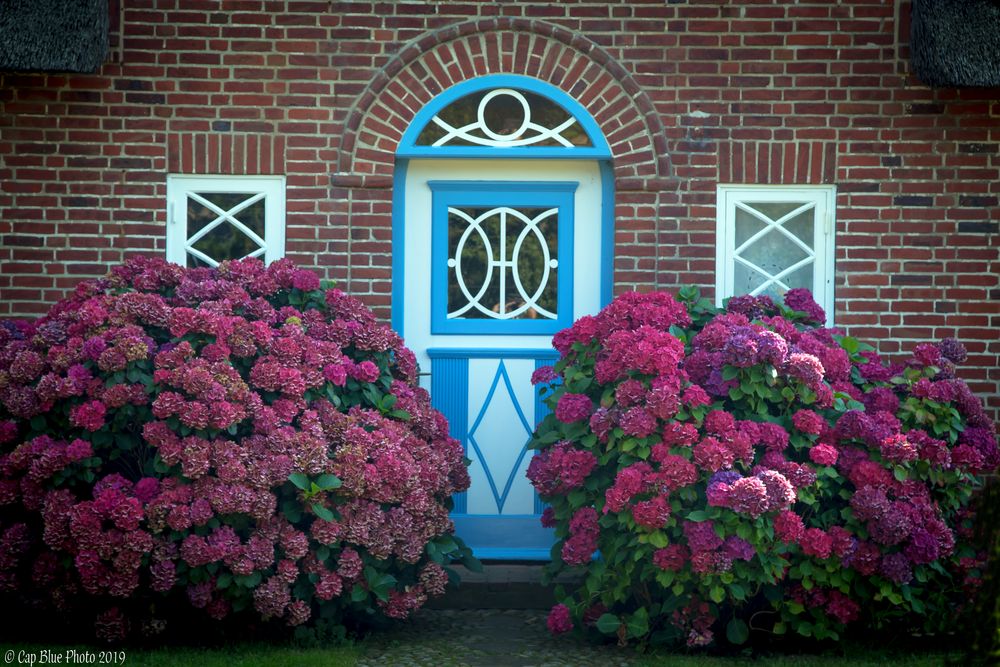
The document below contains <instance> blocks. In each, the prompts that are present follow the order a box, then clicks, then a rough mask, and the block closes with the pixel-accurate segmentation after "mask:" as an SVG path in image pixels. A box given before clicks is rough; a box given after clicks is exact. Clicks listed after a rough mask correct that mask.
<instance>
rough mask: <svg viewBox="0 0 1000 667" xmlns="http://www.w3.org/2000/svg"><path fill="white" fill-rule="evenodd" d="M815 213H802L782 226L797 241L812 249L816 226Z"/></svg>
mask: <svg viewBox="0 0 1000 667" xmlns="http://www.w3.org/2000/svg"><path fill="white" fill-rule="evenodd" d="M815 222H816V212H815V211H814V210H812V209H810V210H808V211H802V213H799V214H798V215H797V216H795V217H794V218H792V219H791V220H789V221H788V222H786V223H785V224H783V225H782V227H784V228H785V229H787V230H788V231H790V232H791V233H792V234H793V235H794V236H795V237H796V238H797V239H798V240H800V241H802V242H803V243H805V244H806V246H807V247H809V248H812V247H813V245H814V243H815V237H814V235H813V234H814V228H815V226H816V224H815Z"/></svg>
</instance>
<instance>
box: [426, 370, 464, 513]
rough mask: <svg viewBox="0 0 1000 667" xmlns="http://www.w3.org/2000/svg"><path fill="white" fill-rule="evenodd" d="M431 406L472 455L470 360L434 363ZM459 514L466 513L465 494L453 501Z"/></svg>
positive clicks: (452, 434)
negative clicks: (470, 433)
mask: <svg viewBox="0 0 1000 667" xmlns="http://www.w3.org/2000/svg"><path fill="white" fill-rule="evenodd" d="M431 404H432V405H433V406H434V407H435V408H437V409H438V410H440V411H441V414H443V415H444V416H445V417H446V418H447V419H448V429H449V434H450V435H451V437H453V438H455V439H456V440H458V441H459V442H460V443H462V449H463V450H465V451H468V449H469V445H468V443H467V441H466V437H467V435H468V425H469V360H468V359H467V358H462V357H446V358H438V359H433V360H432V361H431ZM453 500H454V509H453V511H455V512H465V508H466V506H467V504H468V499H467V497H466V494H465V493H456V494H455V495H454V497H453Z"/></svg>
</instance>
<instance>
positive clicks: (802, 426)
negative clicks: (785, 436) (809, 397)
mask: <svg viewBox="0 0 1000 667" xmlns="http://www.w3.org/2000/svg"><path fill="white" fill-rule="evenodd" d="M792 424H794V425H795V428H797V429H798V430H800V431H802V432H803V433H808V434H810V435H819V434H820V433H822V432H823V431H824V430H825V429H826V420H825V419H823V418H822V417H820V416H819V415H818V414H816V413H815V412H813V411H812V410H799V411H798V412H796V413H795V414H794V415H792Z"/></svg>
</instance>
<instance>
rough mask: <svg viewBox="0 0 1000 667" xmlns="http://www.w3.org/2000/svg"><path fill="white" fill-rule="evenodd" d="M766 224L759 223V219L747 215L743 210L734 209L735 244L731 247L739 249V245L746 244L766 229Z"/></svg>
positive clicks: (749, 214) (750, 214)
mask: <svg viewBox="0 0 1000 667" xmlns="http://www.w3.org/2000/svg"><path fill="white" fill-rule="evenodd" d="M766 226H767V225H766V223H764V222H763V221H761V219H760V218H758V217H757V216H755V215H753V214H752V213H747V212H746V211H744V210H743V209H741V208H739V207H737V208H736V244H735V245H734V246H733V247H735V248H739V247H740V246H741V245H743V244H744V243H746V242H747V239H749V238H750V237H751V236H753V235H754V234H756V233H757V232H759V231H760V230H762V229H764V227H766Z"/></svg>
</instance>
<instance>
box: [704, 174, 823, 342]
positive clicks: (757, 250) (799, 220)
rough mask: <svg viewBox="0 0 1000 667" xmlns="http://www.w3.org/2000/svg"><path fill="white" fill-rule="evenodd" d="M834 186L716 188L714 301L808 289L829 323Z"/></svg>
mask: <svg viewBox="0 0 1000 667" xmlns="http://www.w3.org/2000/svg"><path fill="white" fill-rule="evenodd" d="M834 194H835V193H834V189H833V187H832V186H831V187H819V186H817V187H795V186H791V187H787V186H719V200H718V227H717V244H718V248H717V250H718V252H717V258H716V277H717V285H716V300H717V301H718V302H719V303H720V304H721V302H722V300H723V299H725V298H727V297H730V296H736V295H740V294H752V295H755V296H759V295H767V296H770V297H772V298H774V299H775V300H778V301H780V300H781V299H782V297H783V295H784V294H785V292H787V291H788V290H790V289H794V288H806V289H808V290H810V291H811V292H812V293H813V296H814V297H815V298H816V300H817V302H819V303H820V305H822V306H823V307H824V309H825V310H826V312H827V314H828V321H829V322H830V323H832V314H833V311H834V304H833V277H834V265H833V261H834V260H833V258H834V253H833V251H834V237H833V228H834V224H833V218H834V216H833V213H834Z"/></svg>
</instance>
